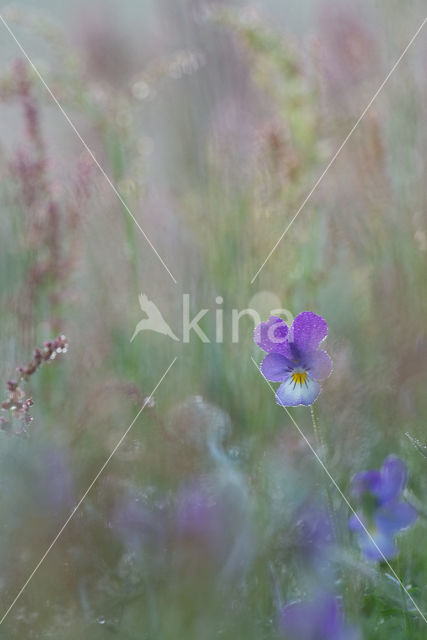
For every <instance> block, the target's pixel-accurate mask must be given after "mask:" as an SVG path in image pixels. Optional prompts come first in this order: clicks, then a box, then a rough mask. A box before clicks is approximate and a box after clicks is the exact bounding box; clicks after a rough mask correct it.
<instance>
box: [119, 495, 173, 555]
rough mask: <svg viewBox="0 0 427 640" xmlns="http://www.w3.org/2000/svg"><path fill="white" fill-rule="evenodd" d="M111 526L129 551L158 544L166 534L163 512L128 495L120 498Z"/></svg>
mask: <svg viewBox="0 0 427 640" xmlns="http://www.w3.org/2000/svg"><path fill="white" fill-rule="evenodd" d="M111 524H112V528H113V530H114V531H115V532H116V533H117V535H118V537H119V538H120V539H121V540H122V542H123V544H124V546H125V547H126V548H127V549H128V550H129V551H138V550H140V549H141V547H144V546H147V545H148V546H150V545H155V546H160V544H161V541H164V540H165V538H166V535H167V526H166V522H165V517H164V514H163V513H161V510H160V511H159V509H157V510H156V509H155V508H153V507H151V506H150V505H148V504H146V503H144V502H142V501H141V500H140V499H139V498H138V497H136V496H133V495H128V496H126V497H124V498H123V499H122V501H121V502H120V504H119V505H118V506H117V507H116V510H115V511H114V513H113V516H112V522H111Z"/></svg>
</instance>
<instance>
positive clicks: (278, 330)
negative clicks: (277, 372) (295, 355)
mask: <svg viewBox="0 0 427 640" xmlns="http://www.w3.org/2000/svg"><path fill="white" fill-rule="evenodd" d="M288 331H289V329H288V326H287V324H286V323H285V321H284V320H282V318H279V317H278V316H271V317H270V318H269V320H267V322H261V324H259V325H258V326H256V327H255V331H254V340H255V343H256V344H257V345H258V346H259V347H261V349H262V350H263V351H266V352H267V353H283V354H284V355H287V354H288V352H289V347H288V344H287V342H288V341H287V335H288Z"/></svg>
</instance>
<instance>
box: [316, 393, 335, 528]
mask: <svg viewBox="0 0 427 640" xmlns="http://www.w3.org/2000/svg"><path fill="white" fill-rule="evenodd" d="M310 414H311V420H312V422H313V430H314V434H315V436H316V440H317V451H318V455H319V457H320V458H321V459H322V460H323V457H327V456H326V447H325V443H324V440H323V435H322V432H321V430H320V426H319V422H318V420H317V416H316V412H315V410H314V407H313V405H311V406H310ZM326 496H327V499H328V511H329V518H330V520H331V524H332V530H333V534H334V538H335V540H337V528H336V522H335V512H334V506H333V502H332V496H331V492H330V487H329V483H328V482H326Z"/></svg>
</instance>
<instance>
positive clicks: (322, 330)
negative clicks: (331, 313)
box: [290, 311, 328, 353]
mask: <svg viewBox="0 0 427 640" xmlns="http://www.w3.org/2000/svg"><path fill="white" fill-rule="evenodd" d="M327 335H328V325H327V324H326V321H325V320H324V319H323V318H322V317H321V316H318V315H316V314H315V313H312V312H311V311H303V312H302V313H300V314H299V315H297V317H296V318H295V320H294V322H293V324H292V329H291V336H290V340H291V341H293V342H295V344H296V345H297V347H298V349H299V350H300V351H301V352H305V353H307V352H309V351H315V350H316V349H317V347H318V346H319V343H320V342H321V341H322V340H323V339H324V338H326V336H327Z"/></svg>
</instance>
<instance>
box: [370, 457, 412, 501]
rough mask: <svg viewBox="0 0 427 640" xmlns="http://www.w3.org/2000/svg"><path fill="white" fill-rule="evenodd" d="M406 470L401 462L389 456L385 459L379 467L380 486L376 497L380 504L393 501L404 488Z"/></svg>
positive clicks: (406, 475)
mask: <svg viewBox="0 0 427 640" xmlns="http://www.w3.org/2000/svg"><path fill="white" fill-rule="evenodd" d="M407 481H408V470H407V468H406V465H405V463H404V462H403V460H401V459H400V458H398V457H397V456H394V455H391V456H388V458H386V459H385V461H384V464H383V466H382V467H381V485H380V487H379V489H378V493H377V495H378V497H379V498H380V500H381V502H382V503H385V502H389V501H390V500H395V499H396V498H397V497H398V496H399V495H400V494H401V492H402V491H403V490H404V488H405V487H406V483H407Z"/></svg>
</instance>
